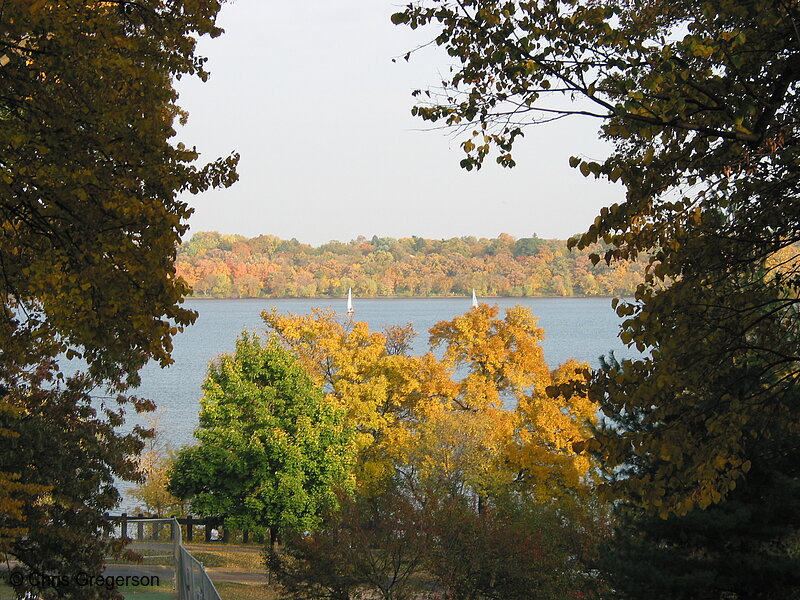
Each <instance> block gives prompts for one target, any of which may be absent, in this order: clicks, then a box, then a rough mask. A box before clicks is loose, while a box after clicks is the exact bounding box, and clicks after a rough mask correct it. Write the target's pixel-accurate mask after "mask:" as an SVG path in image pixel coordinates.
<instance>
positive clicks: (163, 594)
mask: <svg viewBox="0 0 800 600" xmlns="http://www.w3.org/2000/svg"><path fill="white" fill-rule="evenodd" d="M119 591H120V592H121V593H122V595H123V596H125V598H126V599H127V600H175V598H177V597H178V593H177V592H176V591H175V590H174V589H172V582H171V581H165V582H164V583H162V584H161V585H159V586H148V587H130V586H128V587H121V588H119Z"/></svg>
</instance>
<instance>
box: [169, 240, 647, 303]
mask: <svg viewBox="0 0 800 600" xmlns="http://www.w3.org/2000/svg"><path fill="white" fill-rule="evenodd" d="M603 250H604V247H603V246H602V244H596V245H594V246H592V247H588V248H584V249H582V250H569V249H568V248H567V243H566V241H564V240H552V239H550V240H548V239H541V238H538V237H535V236H534V237H528V238H520V239H516V238H514V237H512V236H510V235H508V234H505V233H501V234H500V235H499V236H498V237H497V238H494V239H487V238H475V237H458V238H450V239H442V240H433V239H425V238H420V237H416V236H412V237H406V238H400V239H395V238H379V237H377V236H373V237H372V238H371V239H368V238H366V237H363V236H359V237H358V238H356V239H355V240H351V241H350V242H347V243H343V242H338V241H331V242H328V243H327V244H323V245H321V246H318V247H313V246H310V245H308V244H303V243H301V242H299V241H297V240H296V239H291V240H282V239H280V238H278V237H276V236H274V235H261V236H258V237H255V238H246V237H244V236H241V235H225V234H220V233H217V232H198V233H196V234H194V235H193V236H192V238H191V239H190V240H189V241H187V242H184V243H183V244H182V245H181V247H180V249H179V251H178V256H177V262H176V269H177V274H178V275H179V276H180V277H182V278H183V279H184V280H185V281H186V282H187V283H188V284H189V285H190V286H191V287H192V289H193V290H194V296H196V297H213V298H253V297H303V298H308V297H341V296H343V295H345V294H347V290H348V288H352V289H353V293H354V294H356V295H359V296H450V295H467V294H470V293H472V289H473V288H474V289H475V291H476V292H477V293H478V294H479V295H481V296H515V297H521V296H581V295H586V296H616V295H632V294H633V293H634V291H635V290H636V286H637V285H638V284H639V283H640V282H641V281H642V278H643V274H644V263H643V262H638V263H637V262H630V263H617V264H616V265H614V266H612V267H609V266H607V265H606V264H605V262H603V261H600V262H599V263H597V264H593V263H592V260H591V259H590V254H592V252H595V253H597V252H602V251H603Z"/></svg>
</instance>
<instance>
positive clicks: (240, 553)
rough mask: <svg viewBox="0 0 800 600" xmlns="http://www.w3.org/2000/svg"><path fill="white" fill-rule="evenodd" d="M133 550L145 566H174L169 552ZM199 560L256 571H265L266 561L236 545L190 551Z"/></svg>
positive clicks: (125, 562) (250, 549)
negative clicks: (141, 558) (139, 555)
mask: <svg viewBox="0 0 800 600" xmlns="http://www.w3.org/2000/svg"><path fill="white" fill-rule="evenodd" d="M131 549H132V550H133V551H134V552H136V553H138V554H141V555H142V557H143V560H142V562H141V563H140V564H143V565H166V566H172V563H173V562H174V561H173V559H172V556H171V555H170V553H169V551H167V550H150V549H143V550H139V549H137V548H135V547H131ZM189 553H190V554H191V555H192V556H194V557H195V558H196V559H197V560H199V561H200V562H201V563H203V566H206V567H222V568H233V569H253V570H256V571H263V570H264V561H263V560H262V558H261V553H260V552H254V551H253V547H252V546H234V545H230V546H228V545H223V544H219V545H216V544H215V545H213V546H212V545H209V546H208V548H207V549H206V548H203V550H195V549H194V548H193V549H191V550H190V551H189ZM109 564H136V563H131V562H127V561H109Z"/></svg>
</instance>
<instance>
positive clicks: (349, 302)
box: [347, 288, 356, 315]
mask: <svg viewBox="0 0 800 600" xmlns="http://www.w3.org/2000/svg"><path fill="white" fill-rule="evenodd" d="M355 312H356V311H355V310H353V288H348V289H347V314H348V315H352V314H355Z"/></svg>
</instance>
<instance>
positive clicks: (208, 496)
mask: <svg viewBox="0 0 800 600" xmlns="http://www.w3.org/2000/svg"><path fill="white" fill-rule="evenodd" d="M342 421H343V412H342V411H341V409H339V408H338V407H336V406H334V405H332V404H331V403H330V402H327V401H326V400H325V398H324V397H323V393H322V391H321V390H320V389H319V387H317V386H316V385H315V384H314V383H313V382H312V380H311V378H310V377H309V376H308V374H307V373H306V372H305V371H304V370H303V368H302V366H301V365H300V364H299V363H298V361H297V360H296V359H295V358H294V357H293V356H292V355H291V354H290V353H288V352H287V351H286V350H284V349H283V348H281V347H280V346H279V345H278V344H277V342H276V341H275V340H274V339H273V340H269V341H268V342H267V343H266V344H262V342H261V341H260V339H259V338H258V336H255V335H250V334H247V333H244V334H243V335H242V337H241V338H240V339H238V340H237V342H236V351H235V352H234V353H233V354H228V355H223V356H221V357H220V358H219V359H218V360H217V361H216V362H215V363H213V364H212V365H211V367H210V368H209V373H208V377H207V378H206V381H205V383H204V384H203V397H202V398H201V400H200V427H199V428H198V430H197V431H196V432H195V437H196V438H197V439H198V440H199V442H200V443H199V444H198V445H196V446H190V447H187V448H184V449H182V450H181V451H180V453H179V454H178V457H177V459H176V461H175V464H174V465H173V467H172V469H171V471H170V484H169V491H170V492H171V493H173V494H174V495H175V496H177V497H179V498H188V499H190V500H191V506H192V510H193V511H194V512H195V513H197V514H201V515H213V516H224V517H225V522H226V525H227V526H229V527H234V528H240V529H246V530H249V531H263V530H264V529H265V528H270V529H271V530H272V533H273V536H274V534H275V532H276V531H284V532H291V531H306V530H309V529H313V528H314V527H315V526H316V525H317V524H318V522H319V518H320V515H321V514H322V512H323V511H324V510H326V509H329V508H331V507H332V506H333V505H335V503H336V496H335V492H336V489H337V488H341V489H343V490H347V489H348V488H349V487H351V482H350V479H351V474H350V470H351V467H352V442H351V432H350V430H349V429H348V428H347V427H346V426H344V425H343V422H342Z"/></svg>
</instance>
